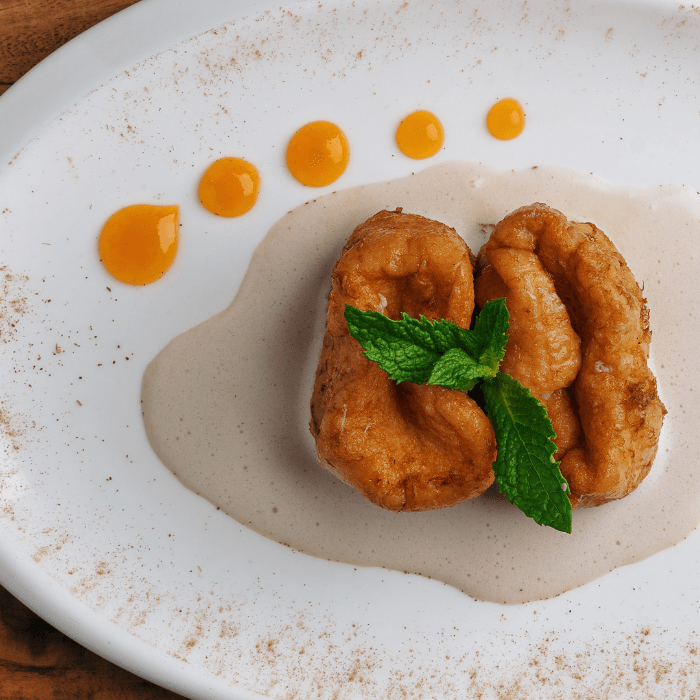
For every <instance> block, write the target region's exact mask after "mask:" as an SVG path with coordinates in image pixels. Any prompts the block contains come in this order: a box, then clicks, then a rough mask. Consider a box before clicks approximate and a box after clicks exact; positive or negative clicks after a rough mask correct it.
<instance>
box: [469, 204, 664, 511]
mask: <svg viewBox="0 0 700 700" xmlns="http://www.w3.org/2000/svg"><path fill="white" fill-rule="evenodd" d="M535 258H536V260H537V262H535ZM479 263H480V267H482V268H483V275H482V276H483V282H482V281H480V280H477V284H476V289H477V297H478V302H479V304H480V305H482V304H483V303H484V302H485V301H487V300H489V299H491V298H496V297H495V296H494V295H497V296H505V297H506V304H507V306H508V309H509V311H510V313H511V336H510V339H509V343H508V346H507V348H506V357H505V358H504V361H503V363H502V364H501V369H502V370H503V371H512V372H513V375H514V376H516V378H518V379H520V381H521V382H522V383H523V384H524V385H525V386H527V387H528V388H529V389H531V391H532V392H533V393H534V394H536V395H538V396H539V397H540V398H541V399H542V400H543V403H545V404H546V406H547V408H548V409H549V408H550V403H551V402H552V397H555V395H554V394H551V396H550V395H549V392H552V391H554V390H555V389H561V388H563V387H565V386H567V385H568V384H567V383H566V382H568V383H569V384H570V383H571V380H569V379H565V377H568V376H570V371H571V369H572V368H573V367H576V366H577V364H579V365H580V366H579V367H578V368H577V370H576V372H575V373H574V374H575V379H574V378H573V377H571V379H572V380H573V384H572V388H573V395H574V400H575V404H576V405H575V407H574V406H573V405H568V406H567V405H566V404H565V402H562V401H561V398H562V396H561V395H559V396H557V397H555V402H556V405H552V408H551V410H552V413H553V415H552V416H551V417H552V420H553V422H557V421H558V422H559V425H560V426H561V427H560V430H563V431H564V434H565V438H564V439H562V440H561V443H562V444H561V445H560V444H559V438H558V440H557V447H558V449H559V453H558V454H560V455H562V461H561V471H562V474H563V475H564V477H565V478H566V480H567V481H568V482H569V486H570V488H571V501H572V504H573V505H574V506H582V507H586V506H597V505H600V504H602V503H606V502H608V501H611V500H614V499H618V498H622V497H624V496H626V495H627V494H629V493H630V492H631V491H633V490H634V489H635V488H636V487H637V486H638V485H639V483H640V482H641V480H642V479H643V478H644V477H645V476H646V475H647V473H648V472H649V469H650V468H651V464H652V462H653V460H654V457H655V455H656V450H657V445H658V440H659V433H660V431H661V425H662V423H663V417H664V414H665V413H666V409H665V408H664V405H663V404H662V403H661V400H660V399H659V397H658V394H657V390H656V380H655V378H654V376H653V374H652V373H651V370H650V369H649V368H648V366H647V358H648V356H649V341H650V339H651V332H650V330H649V313H648V310H647V307H646V301H645V299H644V298H643V297H642V293H641V290H640V289H639V286H638V285H637V283H636V281H635V279H634V277H633V275H632V273H631V272H630V269H629V268H628V267H627V264H626V263H625V260H624V259H623V257H622V256H621V255H620V253H619V252H618V251H617V249H616V248H615V246H614V245H613V244H612V243H611V241H610V240H609V239H608V238H607V237H606V236H605V234H604V233H603V232H602V231H600V230H599V229H597V228H596V227H595V226H594V225H593V224H581V223H571V222H569V221H567V219H566V218H565V217H564V215H563V214H561V212H558V211H556V210H555V209H551V208H550V207H548V206H546V205H544V204H533V205H532V206H528V207H523V208H521V209H518V210H516V211H515V212H513V213H512V214H509V215H508V216H507V217H506V218H505V219H503V221H501V222H500V223H499V224H498V225H497V226H496V227H495V228H494V230H493V232H492V234H491V238H490V239H489V241H488V243H486V245H485V246H484V247H483V248H482V249H481V251H480V253H479ZM545 278H546V279H545ZM552 289H554V290H555V292H556V295H557V296H558V299H559V300H560V302H557V301H555V300H553V299H552V297H551V294H552ZM562 304H563V307H564V308H565V312H566V315H567V316H568V319H569V321H568V322H567V321H566V319H564V318H563V316H562V314H561V309H560V308H559V307H560V306H561V305H562ZM550 309H551V310H552V311H553V313H552V316H551V320H549V317H548V314H549V313H550ZM572 329H573V331H575V332H572ZM577 336H578V338H580V350H579V348H578V347H577V346H578V340H577ZM511 341H516V342H514V343H513V346H512V347H511ZM530 344H532V345H530ZM523 346H525V349H523ZM548 363H551V371H550V370H548V369H547V365H548ZM518 375H519V376H518ZM561 381H564V382H565V383H564V384H561ZM543 395H544V396H543ZM574 410H576V411H577V412H578V417H579V419H580V431H581V432H580V437H579V438H578V439H576V437H575V436H576V432H577V430H578V427H577V422H576V420H575V418H574V416H573V411H574ZM555 430H557V427H556V426H555ZM572 441H573V442H572Z"/></svg>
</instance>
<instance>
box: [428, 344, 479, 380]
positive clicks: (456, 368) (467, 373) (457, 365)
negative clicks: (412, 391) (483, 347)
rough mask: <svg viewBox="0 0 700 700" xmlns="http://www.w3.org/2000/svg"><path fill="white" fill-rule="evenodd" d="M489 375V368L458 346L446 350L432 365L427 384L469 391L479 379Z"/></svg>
mask: <svg viewBox="0 0 700 700" xmlns="http://www.w3.org/2000/svg"><path fill="white" fill-rule="evenodd" d="M490 376H491V368H490V367H488V366H486V365H482V364H480V363H479V362H477V361H476V360H475V359H474V358H473V357H470V356H469V355H467V353H466V352H464V350H462V349H460V348H452V349H451V350H448V351H447V352H446V353H445V354H444V355H443V356H442V357H441V358H440V359H439V360H438V361H437V362H436V363H435V365H434V366H433V371H432V372H431V373H430V377H428V381H427V382H426V383H427V384H433V385H436V386H444V387H447V388H448V389H458V390H459V391H471V390H472V389H473V388H474V387H475V386H476V383H477V382H478V381H479V379H486V378H487V377H490Z"/></svg>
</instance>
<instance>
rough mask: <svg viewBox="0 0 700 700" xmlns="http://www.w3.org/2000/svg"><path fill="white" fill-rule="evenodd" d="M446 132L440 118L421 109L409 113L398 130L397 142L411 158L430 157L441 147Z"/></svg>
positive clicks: (402, 150)
mask: <svg viewBox="0 0 700 700" xmlns="http://www.w3.org/2000/svg"><path fill="white" fill-rule="evenodd" d="M444 140H445V134H444V132H443V130H442V124H440V120H439V119H438V118H437V117H436V116H435V115H434V114H432V113H431V112H426V111H425V110H421V111H418V112H413V114H409V115H408V116H407V117H406V118H405V119H404V120H403V121H402V122H401V124H399V128H398V129H397V130H396V144H397V146H398V147H399V149H400V150H401V152H402V153H403V154H404V155H407V156H408V157H409V158H416V159H421V158H430V157H431V156H434V155H435V154H436V153H437V152H438V151H439V150H440V149H441V148H442V144H443V141H444Z"/></svg>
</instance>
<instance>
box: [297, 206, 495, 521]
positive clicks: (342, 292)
mask: <svg viewBox="0 0 700 700" xmlns="http://www.w3.org/2000/svg"><path fill="white" fill-rule="evenodd" d="M471 260H472V256H471V252H470V250H469V247H468V246H467V245H466V243H464V241H463V240H462V239H461V238H460V237H459V236H458V235H457V233H456V232H455V231H454V230H453V229H451V228H448V227H447V226H445V225H443V224H441V223H438V222H436V221H431V220H430V219H425V218H423V217H421V216H415V215H412V214H403V213H402V212H401V210H400V209H397V210H396V211H393V212H390V211H382V212H379V213H378V214H376V215H375V216H373V217H372V218H370V219H368V220H367V221H366V222H365V223H364V224H361V225H360V226H358V227H357V228H356V229H355V231H354V232H353V234H352V235H351V236H350V238H349V239H348V241H347V243H346V245H345V247H344V248H343V251H342V254H341V257H340V259H339V260H338V261H337V262H336V265H335V267H334V269H333V275H332V289H331V294H330V298H329V302H328V314H327V318H326V333H325V336H324V339H323V349H322V351H321V358H320V360H319V365H318V370H317V373H316V382H315V384H314V392H313V396H312V399H311V424H310V429H311V433H312V434H313V435H314V437H315V438H316V447H317V451H318V456H319V459H320V461H321V464H323V466H324V467H326V468H327V469H329V470H330V471H331V472H333V473H334V474H336V476H338V477H339V478H340V479H342V480H343V481H344V482H345V483H347V484H349V485H350V486H353V487H354V488H356V489H357V490H358V491H359V492H360V493H361V494H362V495H363V496H365V497H366V498H367V499H369V500H370V501H372V503H375V504H376V505H378V506H381V507H382V508H386V509H388V510H393V511H422V510H431V509H436V508H444V507H446V506H452V505H455V504H456V503H459V502H461V501H464V500H466V499H469V498H474V497H475V496H478V495H479V494H481V493H483V492H484V491H485V490H486V489H487V488H488V487H489V486H490V485H491V483H492V482H493V479H494V476H493V469H492V466H491V465H492V463H493V461H494V460H495V457H496V442H495V437H494V432H493V428H492V426H491V422H490V421H489V419H488V418H487V417H486V415H485V414H484V412H483V411H482V410H481V409H480V408H479V407H478V406H477V405H476V403H475V402H474V401H473V400H472V399H471V398H470V397H469V396H467V395H466V394H465V393H463V392H460V391H452V390H450V389H444V388H441V387H436V386H426V385H420V386H419V385H416V384H412V383H410V382H404V383H402V384H398V385H397V384H396V383H395V382H394V381H392V380H391V379H389V377H388V375H387V374H386V373H385V372H384V371H383V370H381V369H379V367H378V366H377V365H376V364H375V363H373V362H370V361H369V360H368V359H367V358H366V357H365V356H364V354H363V353H362V349H361V347H360V344H359V343H358V342H357V341H356V340H355V339H354V338H353V337H352V336H351V335H350V333H349V331H348V328H347V324H346V322H345V317H344V310H345V304H346V303H348V304H351V305H353V306H355V307H357V308H359V309H362V310H370V309H371V310H374V311H379V312H381V313H383V314H385V315H386V316H388V317H390V318H392V319H399V318H400V317H401V312H405V313H408V314H409V315H410V316H413V317H416V318H417V317H418V316H419V315H420V314H423V315H424V316H426V317H427V318H429V319H431V320H436V319H441V318H444V319H448V320H450V321H453V322H454V323H457V324H459V325H460V326H463V327H465V328H468V327H469V324H470V322H471V316H472V311H473V309H474V287H473V277H472V262H471Z"/></svg>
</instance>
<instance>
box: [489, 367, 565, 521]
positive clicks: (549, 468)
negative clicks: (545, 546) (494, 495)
mask: <svg viewBox="0 0 700 700" xmlns="http://www.w3.org/2000/svg"><path fill="white" fill-rule="evenodd" d="M482 388H483V391H484V398H485V400H486V411H487V413H488V415H489V418H490V419H491V422H492V423H493V429H494V431H495V433H496V447H497V448H498V453H497V455H496V461H495V462H494V463H493V471H494V473H495V475H496V481H497V482H498V485H499V487H500V489H501V491H502V492H503V493H505V495H506V497H507V498H508V500H509V501H510V502H511V503H513V504H515V505H516V506H518V508H520V510H522V511H523V512H524V513H525V515H528V516H529V517H531V518H533V519H534V520H535V522H536V523H539V524H540V525H549V526H550V527H553V528H555V529H556V530H560V531H561V532H569V533H570V532H571V516H572V513H571V503H570V502H569V499H568V497H567V495H566V494H567V493H569V492H570V491H569V487H568V484H567V483H566V480H565V479H564V477H563V476H562V474H561V471H560V470H559V462H555V461H554V460H553V458H552V455H553V454H554V453H555V452H556V449H557V448H556V445H555V444H554V443H553V442H552V439H551V438H554V437H556V434H555V432H554V430H553V428H552V422H551V421H550V420H549V417H548V416H547V411H546V410H545V408H544V406H543V405H542V404H541V403H540V402H539V401H538V400H537V399H536V398H535V397H534V396H533V395H532V394H531V393H530V391H529V390H528V389H526V388H525V387H524V386H523V385H522V384H521V383H520V382H518V381H517V380H515V379H513V377H511V376H510V375H509V374H505V373H503V372H501V373H499V374H497V375H496V377H494V378H493V379H488V380H486V381H485V382H484V383H483V385H482Z"/></svg>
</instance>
